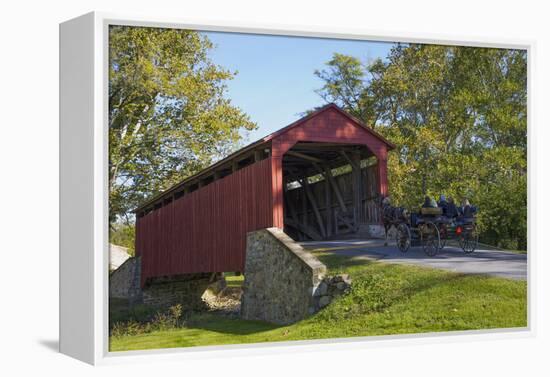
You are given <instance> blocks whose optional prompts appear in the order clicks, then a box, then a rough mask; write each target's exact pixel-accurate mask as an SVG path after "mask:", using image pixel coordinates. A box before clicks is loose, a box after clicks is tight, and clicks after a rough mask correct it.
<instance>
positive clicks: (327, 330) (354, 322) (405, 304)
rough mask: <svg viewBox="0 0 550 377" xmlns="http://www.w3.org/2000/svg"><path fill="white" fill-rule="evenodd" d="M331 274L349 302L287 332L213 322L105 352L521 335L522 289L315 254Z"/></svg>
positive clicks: (118, 340) (204, 320) (209, 318)
mask: <svg viewBox="0 0 550 377" xmlns="http://www.w3.org/2000/svg"><path fill="white" fill-rule="evenodd" d="M317 256H318V257H319V259H321V261H322V262H323V263H325V264H326V265H327V266H328V268H329V272H330V273H331V274H335V273H348V274H350V276H351V277H352V279H353V289H352V291H351V293H350V294H349V295H346V296H342V297H340V298H339V299H337V300H335V301H334V302H333V303H332V304H331V305H329V306H328V307H327V308H325V309H323V310H321V311H320V312H318V313H317V314H315V315H313V316H311V317H309V318H307V319H305V320H303V321H301V322H299V323H296V324H293V325H290V326H277V325H273V324H269V323H265V322H259V321H245V320H240V319H231V318H227V317H221V316H217V315H214V314H196V315H192V316H191V317H189V318H188V319H187V321H186V324H185V327H181V328H176V329H173V330H169V331H156V332H150V333H146V334H139V335H133V336H126V335H125V336H118V337H111V342H110V349H111V351H123V350H142V349H153V348H171V347H191V346H205V345H219V344H238V343H258V342H275V341H287V340H303V339H322V338H339V337H352V336H368V335H387V334H410V333H422V332H435V331H456V330H475V329H492V328H511V327H525V326H526V325H527V299H526V297H527V283H526V282H525V281H514V280H507V279H502V278H496V277H488V276H482V275H464V274H458V273H453V272H447V271H443V270H436V269H431V268H424V267H414V266H406V265H392V264H386V263H381V262H373V261H369V260H365V259H355V260H354V259H350V258H349V257H342V256H337V255H330V254H322V253H321V254H318V255H317Z"/></svg>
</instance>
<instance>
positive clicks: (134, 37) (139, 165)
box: [109, 26, 256, 222]
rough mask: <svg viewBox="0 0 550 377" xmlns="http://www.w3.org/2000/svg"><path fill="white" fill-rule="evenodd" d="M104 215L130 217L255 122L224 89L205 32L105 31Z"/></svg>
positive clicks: (228, 147)
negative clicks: (106, 165) (106, 179)
mask: <svg viewBox="0 0 550 377" xmlns="http://www.w3.org/2000/svg"><path fill="white" fill-rule="evenodd" d="M109 37H110V41H109V157H110V159H109V184H110V198H109V214H110V220H111V221H112V222H113V221H117V220H121V219H125V220H126V221H127V222H130V221H131V220H132V216H131V211H132V210H133V209H135V208H136V207H137V206H138V205H139V204H140V203H141V202H142V201H143V200H144V199H145V198H146V197H149V196H151V195H154V194H156V193H158V192H160V191H162V190H164V189H166V188H167V187H169V186H171V185H172V184H175V183H176V182H178V181H180V180H181V179H182V178H184V177H186V176H188V175H190V174H193V173H195V172H197V171H198V170H200V169H202V168H204V167H205V166H207V165H210V164H211V162H212V161H213V160H215V159H219V158H220V157H222V156H224V155H226V154H228V153H229V152H230V151H232V150H233V149H234V148H236V147H237V146H238V145H239V141H240V140H241V133H240V131H243V130H244V131H246V130H252V129H254V128H255V127H256V126H255V124H254V123H252V122H251V121H250V119H249V117H248V116H247V115H246V114H244V113H243V112H242V111H241V110H240V109H239V108H238V107H236V106H234V105H233V104H232V103H231V101H230V99H228V98H227V97H226V96H225V94H226V82H227V80H231V79H232V78H233V77H234V75H235V74H236V73H234V72H229V71H227V70H225V69H223V68H222V67H220V66H217V65H215V64H214V63H213V62H212V61H211V60H210V59H209V57H208V52H209V51H210V50H211V49H212V48H213V45H212V43H211V42H210V41H209V40H208V38H206V37H205V36H202V35H200V34H199V33H197V32H194V31H189V30H176V29H155V28H141V27H125V26H113V27H111V29H110V33H109Z"/></svg>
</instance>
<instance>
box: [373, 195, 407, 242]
mask: <svg viewBox="0 0 550 377" xmlns="http://www.w3.org/2000/svg"><path fill="white" fill-rule="evenodd" d="M380 207H381V212H382V224H383V225H384V246H388V233H389V231H390V230H391V228H392V227H397V225H399V224H400V223H403V222H406V221H407V217H408V214H409V212H408V211H407V209H406V208H403V207H393V206H392V205H391V201H390V198H389V196H386V197H380Z"/></svg>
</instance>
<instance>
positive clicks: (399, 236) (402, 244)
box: [395, 223, 411, 253]
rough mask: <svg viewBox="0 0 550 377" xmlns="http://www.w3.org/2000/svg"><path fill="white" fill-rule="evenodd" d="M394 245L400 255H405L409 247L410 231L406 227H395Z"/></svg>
mask: <svg viewBox="0 0 550 377" xmlns="http://www.w3.org/2000/svg"><path fill="white" fill-rule="evenodd" d="M395 244H396V245H397V248H398V249H399V251H400V252H402V253H406V252H407V251H408V250H409V247H411V231H410V229H409V227H408V226H407V225H405V224H403V223H401V224H399V225H398V226H397V232H396V235H395Z"/></svg>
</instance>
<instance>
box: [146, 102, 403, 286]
mask: <svg viewBox="0 0 550 377" xmlns="http://www.w3.org/2000/svg"><path fill="white" fill-rule="evenodd" d="M393 148H394V145H393V144H392V143H390V142H389V141H387V140H386V139H384V138H383V137H382V136H381V135H379V134H378V133H376V132H374V131H373V130H372V129H371V128H369V127H367V126H365V125H364V124H362V123H361V122H359V121H358V120H357V119H355V118H353V117H352V116H350V115H349V114H347V113H346V112H345V111H343V110H341V109H340V108H339V107H338V106H336V105H334V104H330V105H327V106H325V107H323V108H321V109H319V110H317V111H315V112H313V113H311V114H310V115H308V116H306V117H304V118H302V119H300V120H298V121H296V122H294V123H292V124H291V125H289V126H287V127H285V128H282V129H281V130H279V131H277V132H275V133H273V134H271V135H269V136H267V137H265V138H263V139H261V140H258V141H257V142H255V143H252V144H250V145H248V146H246V147H245V148H243V149H241V150H239V151H237V152H235V153H233V154H232V155H230V156H228V157H227V158H225V159H223V160H221V161H219V162H217V163H215V164H214V165H212V166H210V167H209V168H207V169H205V170H203V171H201V172H200V173H198V174H196V175H194V176H191V177H189V178H187V179H185V180H184V181H182V182H180V183H179V184H177V185H175V186H173V187H171V188H170V189H168V190H166V191H165V192H163V193H162V194H160V195H157V196H155V197H153V198H151V199H150V200H148V201H147V202H146V203H144V204H143V205H142V206H140V207H139V208H138V209H137V210H136V217H137V220H136V221H137V224H136V254H137V255H138V256H141V265H142V268H141V282H142V284H145V282H146V281H147V279H149V278H152V277H161V276H175V275H181V274H189V273H206V272H213V273H214V272H226V271H243V269H244V263H245V250H246V234H247V232H250V231H254V230H258V229H263V228H268V227H278V228H283V229H284V230H285V232H286V233H287V234H288V235H290V236H291V237H292V238H294V239H297V240H309V239H313V240H318V239H337V238H339V237H344V236H345V237H349V235H350V234H351V235H353V234H362V232H364V229H365V227H368V225H369V224H379V223H380V214H379V210H378V205H377V198H378V196H379V195H380V194H382V195H385V194H386V193H387V154H388V151H389V150H391V149H393Z"/></svg>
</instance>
